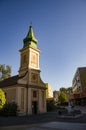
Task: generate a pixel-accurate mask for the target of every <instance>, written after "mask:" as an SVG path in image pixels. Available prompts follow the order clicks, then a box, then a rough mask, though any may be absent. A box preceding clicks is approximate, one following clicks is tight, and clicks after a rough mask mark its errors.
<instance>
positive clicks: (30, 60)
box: [19, 25, 40, 77]
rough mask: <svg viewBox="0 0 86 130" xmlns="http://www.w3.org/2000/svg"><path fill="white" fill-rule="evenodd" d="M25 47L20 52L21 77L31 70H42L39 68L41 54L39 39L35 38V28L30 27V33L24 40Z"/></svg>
mask: <svg viewBox="0 0 86 130" xmlns="http://www.w3.org/2000/svg"><path fill="white" fill-rule="evenodd" d="M23 42H24V45H23V48H22V49H21V50H20V57H21V59H20V69H19V77H21V76H24V75H25V74H26V72H27V71H29V69H35V70H40V68H39V53H40V50H39V49H37V39H36V38H35V36H34V32H33V28H32V26H31V25H30V27H29V32H28V34H27V36H26V38H24V40H23Z"/></svg>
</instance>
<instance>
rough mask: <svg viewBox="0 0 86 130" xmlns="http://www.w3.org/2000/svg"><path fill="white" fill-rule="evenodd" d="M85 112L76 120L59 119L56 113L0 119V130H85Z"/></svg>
mask: <svg viewBox="0 0 86 130" xmlns="http://www.w3.org/2000/svg"><path fill="white" fill-rule="evenodd" d="M82 110H83V109H82ZM85 110H86V109H85V108H84V111H83V113H84V115H83V116H82V117H79V118H76V119H71V118H70V119H68V118H65V119H64V118H60V117H59V116H58V112H57V111H56V112H49V113H45V114H41V115H40V114H39V115H33V116H24V117H0V130H86V113H85Z"/></svg>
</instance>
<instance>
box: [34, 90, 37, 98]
mask: <svg viewBox="0 0 86 130" xmlns="http://www.w3.org/2000/svg"><path fill="white" fill-rule="evenodd" d="M36 97H37V91H35V90H34V91H33V98H36Z"/></svg>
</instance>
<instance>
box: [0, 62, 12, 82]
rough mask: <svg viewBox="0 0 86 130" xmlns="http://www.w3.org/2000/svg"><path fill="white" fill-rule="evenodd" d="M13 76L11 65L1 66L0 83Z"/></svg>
mask: <svg viewBox="0 0 86 130" xmlns="http://www.w3.org/2000/svg"><path fill="white" fill-rule="evenodd" d="M10 76H11V67H10V66H9V65H6V66H5V65H4V64H0V81H2V80H4V79H6V78H9V77H10Z"/></svg>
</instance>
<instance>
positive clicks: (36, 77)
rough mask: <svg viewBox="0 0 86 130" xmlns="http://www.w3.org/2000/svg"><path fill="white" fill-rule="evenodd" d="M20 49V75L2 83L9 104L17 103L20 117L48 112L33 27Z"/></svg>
mask: <svg viewBox="0 0 86 130" xmlns="http://www.w3.org/2000/svg"><path fill="white" fill-rule="evenodd" d="M23 43H24V45H23V48H22V49H20V68H19V74H18V75H15V76H12V77H10V78H8V79H5V80H3V81H1V82H0V88H2V89H3V90H4V92H5V93H6V100H7V102H13V101H15V102H16V103H17V105H18V109H19V114H20V115H31V114H34V113H35V114H36V113H44V112H46V86H45V83H44V82H43V81H42V80H41V77H40V67H39V54H40V50H39V49H38V48H37V39H36V38H35V36H34V32H33V28H32V26H30V27H29V32H28V34H27V36H26V37H25V39H24V40H23Z"/></svg>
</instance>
